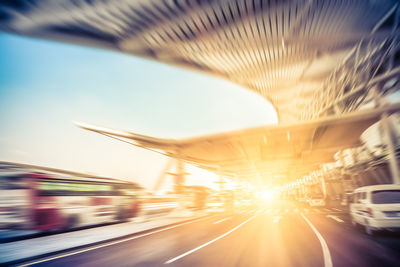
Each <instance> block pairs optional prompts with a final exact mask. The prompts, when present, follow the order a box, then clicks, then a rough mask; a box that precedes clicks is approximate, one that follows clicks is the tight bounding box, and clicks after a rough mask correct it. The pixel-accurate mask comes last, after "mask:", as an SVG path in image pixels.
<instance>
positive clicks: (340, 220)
mask: <svg viewBox="0 0 400 267" xmlns="http://www.w3.org/2000/svg"><path fill="white" fill-rule="evenodd" d="M326 217H328V218H331V219H334V220H335V221H337V222H340V223H343V222H344V221H343V220H342V219H340V218H339V217H338V216H335V215H330V214H329V215H326Z"/></svg>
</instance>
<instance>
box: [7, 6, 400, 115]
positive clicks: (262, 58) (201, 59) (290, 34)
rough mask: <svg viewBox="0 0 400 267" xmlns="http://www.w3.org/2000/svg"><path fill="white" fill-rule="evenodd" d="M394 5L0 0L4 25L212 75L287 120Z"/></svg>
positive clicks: (377, 33) (381, 26) (379, 29)
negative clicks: (258, 99)
mask: <svg viewBox="0 0 400 267" xmlns="http://www.w3.org/2000/svg"><path fill="white" fill-rule="evenodd" d="M396 8H397V1H393V0H380V1H372V0H371V1H366V0H329V1H327V0H284V1H283V0H207V1H205V0H121V1H112V0H91V1H89V0H63V1H51V0H50V1H45V0H40V1H36V0H30V1H28V0H26V1H23V0H18V1H2V2H1V3H0V29H1V30H3V31H8V32H14V33H19V34H23V35H28V36H35V37H42V38H48V39H54V40H59V41H64V42H74V43H79V44H84V45H93V46H99V47H103V48H109V49H115V50H119V51H121V52H124V53H129V54H133V55H137V56H142V57H146V58H151V59H154V60H157V61H161V62H165V63H168V64H173V65H178V66H182V67H185V68H190V69H195V70H198V71H202V72H206V73H209V74H212V75H217V76H220V77H223V78H225V79H228V80H230V81H232V82H235V83H237V84H239V85H242V86H244V87H246V88H249V89H251V90H254V91H256V92H257V93H259V94H260V95H262V96H263V97H265V98H267V99H268V100H269V101H271V103H272V104H273V105H274V106H275V108H276V110H277V112H278V116H279V119H280V121H281V122H293V121H296V120H299V119H309V118H312V117H313V116H315V110H316V109H318V110H320V109H321V108H322V107H321V105H322V104H323V103H319V102H321V101H318V102H317V103H316V101H315V99H316V97H315V91H318V89H320V88H321V87H322V86H323V82H324V80H325V79H326V78H328V77H329V75H330V74H331V73H332V71H333V70H334V68H335V67H336V66H337V65H339V63H340V62H342V60H343V59H344V58H345V56H346V55H347V54H348V53H349V51H351V49H352V48H353V47H354V46H357V45H358V44H359V42H360V40H364V39H368V40H369V38H372V37H371V33H373V36H374V38H375V39H379V40H381V39H382V38H383V39H384V38H387V36H388V33H387V27H386V26H387V25H386V24H385V23H386V22H387V20H388V19H389V18H390V15H392V14H393V13H398V11H397V9H396ZM325 91H326V90H325ZM324 97H325V94H323V95H322V97H321V96H319V98H324ZM328 101H329V102H332V101H333V100H332V99H331V98H328ZM310 105H311V106H314V105H318V107H317V108H315V107H314V108H313V109H310ZM310 112H313V113H312V114H310Z"/></svg>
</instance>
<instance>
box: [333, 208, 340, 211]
mask: <svg viewBox="0 0 400 267" xmlns="http://www.w3.org/2000/svg"><path fill="white" fill-rule="evenodd" d="M332 209H334V210H336V211H342V210H340V209H337V208H332Z"/></svg>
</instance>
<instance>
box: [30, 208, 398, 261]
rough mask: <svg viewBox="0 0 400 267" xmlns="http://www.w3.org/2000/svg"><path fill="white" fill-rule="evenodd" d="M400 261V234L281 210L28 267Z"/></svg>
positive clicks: (336, 213) (336, 215) (172, 230)
mask: <svg viewBox="0 0 400 267" xmlns="http://www.w3.org/2000/svg"><path fill="white" fill-rule="evenodd" d="M99 234H101V230H100V229H99ZM399 262H400V236H399V234H395V233H380V234H378V235H377V236H376V237H369V236H367V235H366V234H365V233H363V231H362V230H361V229H355V228H353V227H352V226H351V225H350V221H349V219H348V215H347V213H346V212H345V211H343V210H341V209H337V208H336V209H335V208H320V209H316V208H297V207H294V206H280V207H270V208H268V207H263V208H262V209H257V210H251V211H246V212H242V213H236V214H217V215H214V216H210V217H206V218H203V219H200V220H196V221H193V222H189V223H185V224H183V225H178V226H174V227H168V228H164V229H160V230H157V231H153V232H149V233H146V234H143V235H139V236H135V237H131V238H129V239H127V240H119V241H116V242H112V243H106V244H102V245H99V246H94V247H89V248H85V249H82V250H76V251H72V252H69V253H66V254H60V255H55V256H52V257H48V258H44V259H40V260H36V261H34V262H30V263H27V264H28V265H34V266H138V267H140V266H146V267H147V266H166V267H168V266H189V267H195V266H296V267H297V266H307V267H310V266H337V267H339V266H341V267H342V266H362V267H365V266H399Z"/></svg>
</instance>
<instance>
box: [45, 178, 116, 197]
mask: <svg viewBox="0 0 400 267" xmlns="http://www.w3.org/2000/svg"><path fill="white" fill-rule="evenodd" d="M38 190H39V195H41V196H109V195H113V193H114V190H113V187H112V186H111V185H108V184H100V183H93V184H90V183H80V182H75V181H71V182H70V181H59V180H58V181H50V180H43V181H40V182H39V187H38Z"/></svg>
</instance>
